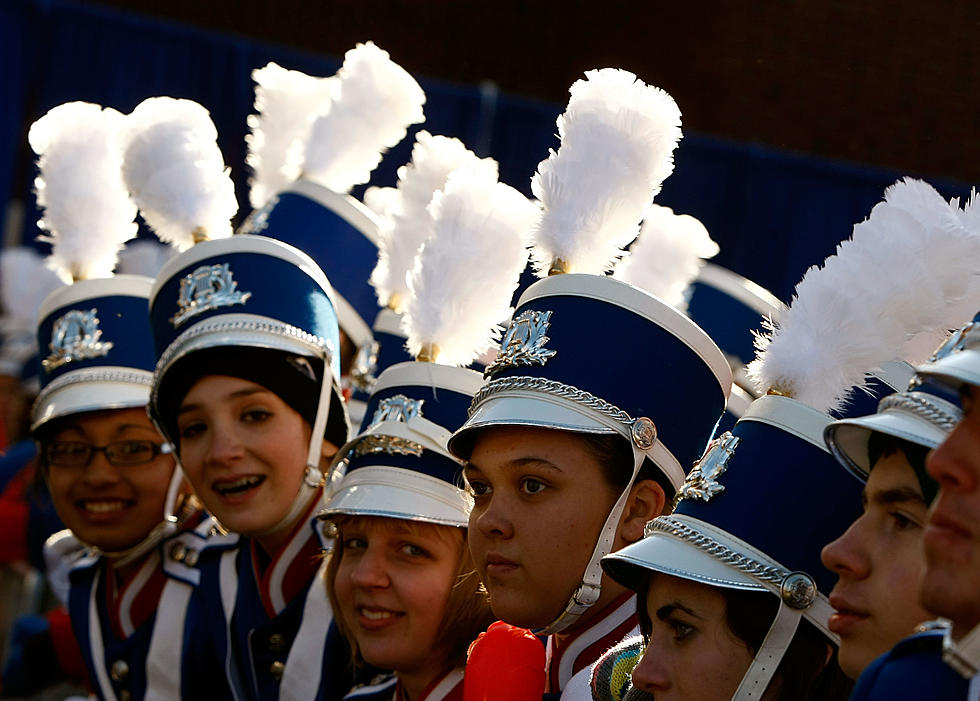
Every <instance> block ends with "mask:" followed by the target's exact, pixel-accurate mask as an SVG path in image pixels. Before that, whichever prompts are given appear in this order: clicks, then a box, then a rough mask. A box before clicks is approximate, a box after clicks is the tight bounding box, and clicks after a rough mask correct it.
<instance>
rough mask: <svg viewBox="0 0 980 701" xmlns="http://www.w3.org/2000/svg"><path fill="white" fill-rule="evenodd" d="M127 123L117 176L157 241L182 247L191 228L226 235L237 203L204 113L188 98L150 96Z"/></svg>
mask: <svg viewBox="0 0 980 701" xmlns="http://www.w3.org/2000/svg"><path fill="white" fill-rule="evenodd" d="M127 122H128V124H127V139H126V150H125V158H124V160H123V176H124V177H125V179H126V185H127V186H128V187H129V191H130V193H131V194H132V196H133V199H134V200H136V204H137V205H139V208H140V213H141V214H142V215H143V219H144V220H145V221H146V223H147V224H148V225H149V226H150V228H151V229H153V231H154V232H156V235H157V236H158V237H159V238H160V240H161V241H163V242H164V243H169V244H171V245H173V246H174V247H176V248H177V250H179V251H183V250H185V249H187V248H190V247H191V246H192V245H193V244H194V238H193V234H194V230H195V229H198V230H201V231H203V232H204V233H205V234H206V235H207V237H208V238H212V239H218V238H226V237H228V236H231V233H232V231H231V218H232V217H234V216H235V213H236V212H237V211H238V202H237V200H236V199H235V186H234V184H233V183H232V182H231V177H230V176H229V173H228V169H227V168H225V165H224V159H223V158H222V156H221V151H220V150H219V149H218V144H217V138H218V133H217V131H216V130H215V128H214V124H213V123H212V122H211V116H210V114H209V113H208V111H207V110H206V109H204V107H202V106H201V105H199V104H198V103H196V102H194V101H192V100H177V99H174V98H172V97H151V98H148V99H146V100H143V102H141V103H140V104H139V105H137V106H136V109H135V110H133V112H132V114H130V115H129V116H128V117H127Z"/></svg>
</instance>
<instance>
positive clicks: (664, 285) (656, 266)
mask: <svg viewBox="0 0 980 701" xmlns="http://www.w3.org/2000/svg"><path fill="white" fill-rule="evenodd" d="M717 253H718V244H716V243H715V242H714V241H712V240H711V236H710V235H709V234H708V230H707V229H706V228H705V227H704V224H702V223H701V222H700V221H699V220H698V219H696V218H694V217H692V216H690V215H689V214H674V210H672V209H671V208H670V207H663V206H661V205H656V204H652V205H650V208H649V209H648V210H647V215H646V217H644V219H643V225H642V226H641V227H640V235H639V237H638V238H637V239H636V241H634V242H633V245H632V246H630V250H629V255H627V256H625V257H624V258H623V259H622V260H621V261H620V262H619V263H618V264H617V265H616V269H615V271H614V272H613V277H615V278H617V279H619V280H622V281H624V282H628V283H630V284H631V285H634V286H635V287H639V288H640V289H642V290H646V291H647V292H649V293H650V294H652V295H655V296H657V297H659V298H660V299H662V300H663V301H665V302H666V303H667V304H669V305H671V306H673V307H675V308H677V309H680V310H681V311H684V310H685V309H686V308H687V300H686V299H685V292H686V291H687V288H688V286H690V284H691V283H692V282H693V281H694V278H696V277H697V275H698V272H699V271H700V270H701V268H702V267H703V266H704V259H705V258H711V257H712V256H714V255H717Z"/></svg>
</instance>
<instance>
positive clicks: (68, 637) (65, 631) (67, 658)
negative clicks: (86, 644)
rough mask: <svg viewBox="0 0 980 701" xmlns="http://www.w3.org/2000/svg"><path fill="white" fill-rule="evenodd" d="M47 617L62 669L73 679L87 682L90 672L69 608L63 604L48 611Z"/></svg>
mask: <svg viewBox="0 0 980 701" xmlns="http://www.w3.org/2000/svg"><path fill="white" fill-rule="evenodd" d="M45 617H46V618H47V619H48V625H49V626H50V628H49V629H50V631H51V645H52V647H54V654H55V657H57V658H58V664H59V665H60V666H61V671H62V672H64V673H65V676H66V677H68V679H69V680H71V681H74V682H87V681H88V679H87V676H88V674H87V672H86V670H85V660H83V659H82V651H81V649H80V648H79V647H78V640H77V639H76V638H75V633H74V631H72V627H71V619H69V617H68V610H67V609H65V607H64V606H61V607H59V608H56V609H54V610H52V611H48V612H47V613H46V614H45Z"/></svg>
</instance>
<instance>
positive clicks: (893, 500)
mask: <svg viewBox="0 0 980 701" xmlns="http://www.w3.org/2000/svg"><path fill="white" fill-rule="evenodd" d="M872 500H873V501H874V503H875V504H882V505H885V506H890V505H893V504H903V503H907V502H914V503H917V504H922V505H923V506H929V504H927V503H926V499H925V497H924V496H922V493H921V492H919V491H918V490H916V489H913V488H912V487H894V488H893V489H883V490H881V491H880V492H875V493H874V494H873V495H872ZM864 501H865V503H867V502H868V496H867V494H865V495H864Z"/></svg>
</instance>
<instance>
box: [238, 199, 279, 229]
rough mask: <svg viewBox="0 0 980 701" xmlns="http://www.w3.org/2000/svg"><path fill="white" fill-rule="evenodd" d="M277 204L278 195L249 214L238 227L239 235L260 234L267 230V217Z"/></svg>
mask: <svg viewBox="0 0 980 701" xmlns="http://www.w3.org/2000/svg"><path fill="white" fill-rule="evenodd" d="M277 204H279V195H275V196H273V197H272V199H270V200H269V201H268V202H266V203H265V204H264V205H262V206H261V207H259V208H258V209H256V210H254V211H253V212H252V213H251V214H249V215H248V216H247V217H246V218H245V221H243V222H242V225H241V226H240V227H238V233H239V234H260V233H262V232H263V231H265V230H266V229H268V228H269V215H270V214H271V213H272V210H273V209H275V208H276V205H277Z"/></svg>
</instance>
